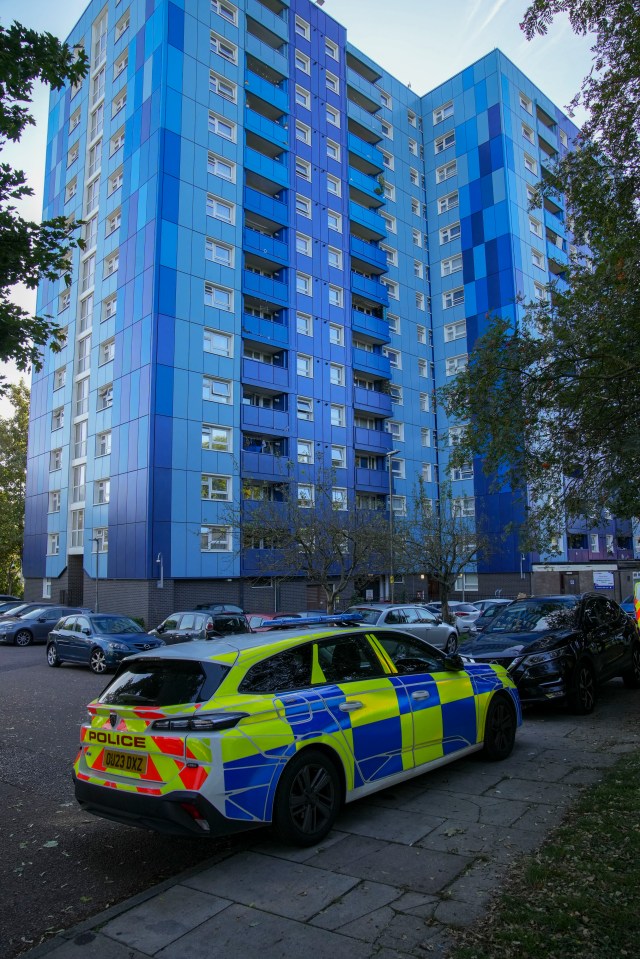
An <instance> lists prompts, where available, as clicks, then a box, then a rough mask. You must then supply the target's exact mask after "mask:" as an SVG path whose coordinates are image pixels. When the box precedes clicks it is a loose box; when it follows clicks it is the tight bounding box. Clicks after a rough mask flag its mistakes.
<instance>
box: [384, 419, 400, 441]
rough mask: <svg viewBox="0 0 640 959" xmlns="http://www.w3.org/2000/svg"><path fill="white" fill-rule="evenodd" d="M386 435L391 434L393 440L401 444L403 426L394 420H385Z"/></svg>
mask: <svg viewBox="0 0 640 959" xmlns="http://www.w3.org/2000/svg"><path fill="white" fill-rule="evenodd" d="M385 426H386V430H387V433H391V435H392V436H393V438H394V440H398V441H399V442H402V441H403V440H404V424H403V423H398V422H397V421H396V420H387V422H386V424H385Z"/></svg>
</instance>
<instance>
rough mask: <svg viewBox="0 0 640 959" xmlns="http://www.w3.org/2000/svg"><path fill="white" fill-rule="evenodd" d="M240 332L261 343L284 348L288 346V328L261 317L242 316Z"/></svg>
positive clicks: (247, 314) (248, 314)
mask: <svg viewBox="0 0 640 959" xmlns="http://www.w3.org/2000/svg"><path fill="white" fill-rule="evenodd" d="M242 332H243V333H245V334H246V335H248V336H251V337H255V339H257V340H260V342H262V343H271V344H273V345H274V346H279V347H286V346H288V344H289V327H288V326H287V325H286V324H284V323H275V322H274V321H273V320H266V319H264V318H263V317H261V316H251V314H250V313H243V314H242Z"/></svg>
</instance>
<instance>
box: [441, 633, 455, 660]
mask: <svg viewBox="0 0 640 959" xmlns="http://www.w3.org/2000/svg"><path fill="white" fill-rule="evenodd" d="M457 649H458V633H457V632H455V633H451V636H449V639H448V640H447V643H446V646H445V647H444V651H445V653H447V655H449V656H450V655H451V653H455V652H456V650H457Z"/></svg>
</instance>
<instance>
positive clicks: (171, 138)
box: [161, 130, 182, 177]
mask: <svg viewBox="0 0 640 959" xmlns="http://www.w3.org/2000/svg"><path fill="white" fill-rule="evenodd" d="M181 142H182V141H181V138H180V137H179V136H178V134H177V133H173V132H172V131H171V130H164V131H163V138H162V146H161V150H162V153H161V155H162V156H163V157H164V169H165V173H168V174H169V175H170V176H175V177H179V176H180V143H181Z"/></svg>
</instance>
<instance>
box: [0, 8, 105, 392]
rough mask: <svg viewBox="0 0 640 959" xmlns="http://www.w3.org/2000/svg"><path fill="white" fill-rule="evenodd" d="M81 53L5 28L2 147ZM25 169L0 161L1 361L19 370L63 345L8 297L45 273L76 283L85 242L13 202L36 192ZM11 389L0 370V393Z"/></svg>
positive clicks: (47, 324) (79, 61)
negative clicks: (36, 98)
mask: <svg viewBox="0 0 640 959" xmlns="http://www.w3.org/2000/svg"><path fill="white" fill-rule="evenodd" d="M87 63H88V61H87V58H86V55H85V54H84V51H82V50H80V49H78V48H76V49H72V48H71V47H69V46H68V44H66V43H61V42H60V41H59V40H58V39H57V38H56V37H54V36H52V35H51V34H50V33H37V32H36V31H35V30H29V29H27V28H26V27H23V26H22V25H21V24H19V23H14V24H12V25H11V27H9V28H8V29H7V28H5V27H2V26H0V151H1V150H2V148H3V147H4V146H5V145H6V143H7V141H8V140H12V141H14V142H16V141H18V140H19V139H20V137H21V135H22V133H23V131H24V129H25V127H26V126H27V125H28V124H34V123H35V121H34V118H33V116H32V115H31V114H30V113H29V109H28V104H29V103H30V102H31V99H32V94H33V83H34V80H42V81H43V82H44V83H48V84H49V85H50V86H51V87H53V89H56V90H57V89H59V88H60V87H62V86H63V85H64V83H65V82H69V83H77V82H78V81H80V80H81V79H82V77H83V76H84V75H85V73H86V71H87ZM32 195H33V189H32V188H31V187H30V186H28V184H27V182H26V177H25V174H24V172H23V171H22V170H14V169H12V168H11V166H10V165H9V164H8V163H0V360H4V361H7V360H14V361H15V362H16V364H17V366H18V368H19V369H21V370H27V369H28V368H29V367H30V366H31V365H33V366H35V367H36V369H39V368H40V367H41V365H42V361H41V358H40V354H41V349H42V347H43V346H45V344H47V343H49V344H50V346H51V348H52V349H53V350H59V349H60V347H61V345H62V340H61V336H60V334H61V328H60V327H59V326H58V325H57V324H56V323H55V322H54V321H53V320H52V319H51V317H49V316H31V315H30V314H29V313H28V312H27V311H26V310H24V309H23V308H22V307H20V306H18V305H17V304H16V303H12V302H11V290H12V287H14V286H15V285H16V284H18V283H23V284H24V285H25V286H26V287H27V288H28V289H35V288H36V287H37V285H38V283H39V282H40V280H42V279H49V280H56V279H58V278H59V277H61V276H63V277H64V278H65V281H66V282H67V284H69V283H70V282H71V276H70V272H69V269H70V253H71V250H72V248H73V247H75V246H81V245H82V241H81V240H80V239H79V238H77V237H76V236H75V232H76V230H77V224H76V223H75V222H68V221H67V219H66V217H64V216H57V217H54V218H52V219H50V220H45V221H44V222H42V223H35V222H33V221H29V220H25V219H23V217H21V216H20V215H19V213H18V210H17V208H16V206H15V204H16V203H18V202H19V201H20V200H22V199H23V198H24V197H26V196H32ZM6 392H7V385H6V382H5V378H4V377H2V376H0V393H6Z"/></svg>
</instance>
